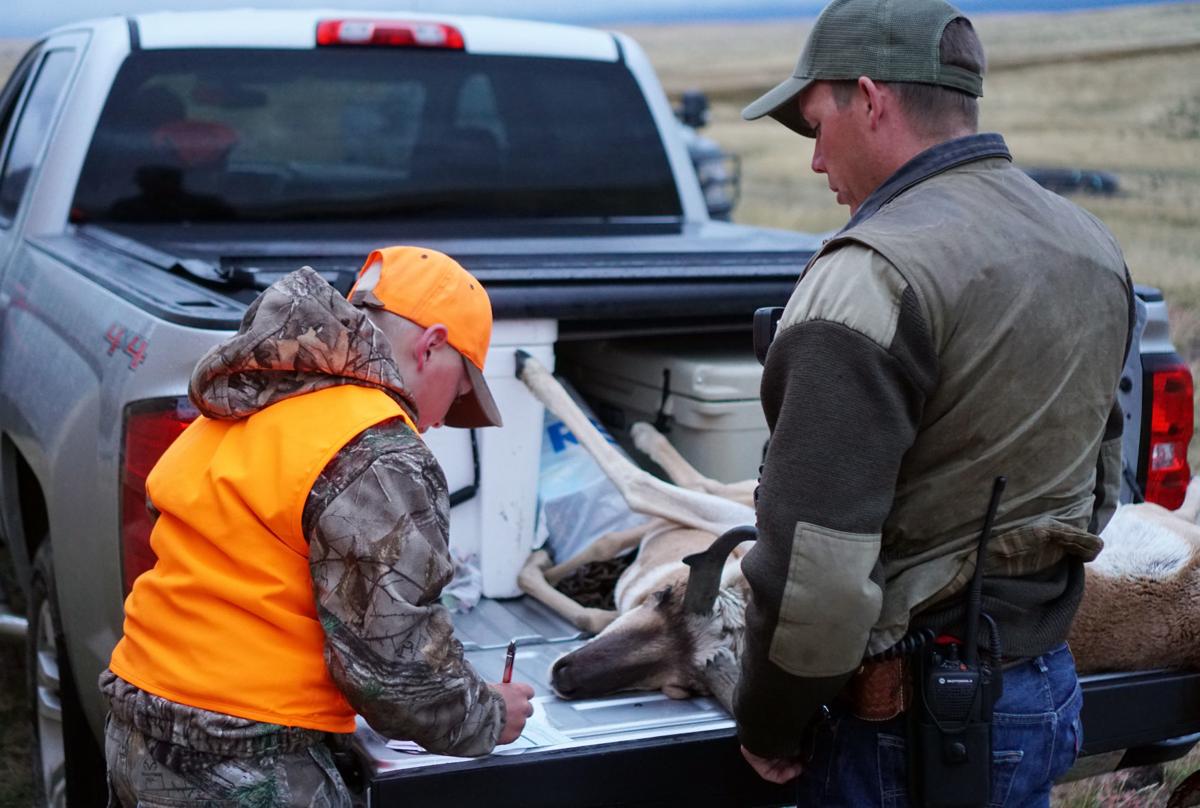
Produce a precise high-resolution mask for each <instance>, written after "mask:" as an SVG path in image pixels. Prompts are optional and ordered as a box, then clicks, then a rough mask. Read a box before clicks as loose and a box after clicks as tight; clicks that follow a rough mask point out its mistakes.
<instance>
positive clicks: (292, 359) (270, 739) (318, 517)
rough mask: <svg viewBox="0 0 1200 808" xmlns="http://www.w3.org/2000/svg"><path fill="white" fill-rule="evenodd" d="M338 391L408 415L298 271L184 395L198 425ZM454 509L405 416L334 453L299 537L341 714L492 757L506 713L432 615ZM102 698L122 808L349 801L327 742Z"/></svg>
mask: <svg viewBox="0 0 1200 808" xmlns="http://www.w3.org/2000/svg"><path fill="white" fill-rule="evenodd" d="M338 384H361V385H365V386H370V387H377V388H381V389H383V390H385V392H387V393H388V394H389V395H391V396H392V397H393V398H394V399H395V400H396V401H397V402H398V403H400V405H401V406H403V407H404V408H405V409H406V410H407V411H408V412H409V414H410V415H412V416H413V417H414V419H415V417H416V409H415V406H414V405H413V403H412V399H411V396H410V395H409V394H408V392H407V391H406V389H405V388H404V380H403V378H402V376H401V374H400V372H399V369H398V368H397V367H396V364H395V362H394V361H393V360H392V358H391V349H390V345H389V343H388V341H387V339H386V338H385V337H384V336H383V335H382V334H381V333H380V332H379V331H378V330H377V329H376V328H375V327H374V325H372V324H371V322H370V321H369V320H368V319H367V318H366V317H365V315H364V314H363V312H362V311H360V310H359V309H357V308H355V307H353V306H351V305H350V304H349V303H347V302H346V300H345V299H344V298H342V297H341V296H340V295H339V294H338V293H337V292H336V291H335V290H334V289H333V288H332V287H331V286H329V284H328V283H326V282H325V280H324V279H323V278H321V277H320V275H318V274H317V273H316V272H314V271H313V270H311V269H309V268H307V267H305V268H303V269H300V270H297V271H296V272H293V273H291V274H290V275H288V276H287V277H285V278H283V279H282V280H280V281H278V282H277V283H275V284H273V285H272V286H271V287H269V288H268V289H267V290H266V291H265V292H263V294H262V295H261V296H260V297H259V298H258V300H256V301H255V303H254V304H253V305H251V307H250V309H249V310H248V311H247V312H246V316H245V317H244V318H243V321H242V324H241V327H240V328H239V330H238V333H237V334H235V335H234V336H233V337H231V338H230V339H229V340H227V341H226V342H224V343H222V344H221V345H219V346H217V347H216V348H214V349H213V350H212V351H210V352H209V353H208V354H207V355H206V356H205V357H204V358H203V359H202V360H201V361H200V363H199V364H198V365H197V366H196V370H195V372H194V373H193V374H192V382H191V387H190V390H189V394H190V396H191V398H192V401H193V403H194V404H195V405H196V407H197V408H198V409H199V410H200V411H201V412H202V413H204V414H205V415H206V416H209V417H214V418H242V417H246V416H248V415H250V414H252V413H254V412H257V411H258V410H260V409H263V408H265V407H267V406H270V405H271V404H273V403H275V402H277V401H281V400H283V399H286V398H290V397H292V396H296V395H301V394H303V393H308V392H313V391H316V390H320V389H324V388H326V387H330V386H333V385H338ZM334 417H336V416H334ZM449 510H450V504H449V497H448V493H447V484H446V479H445V475H444V474H443V473H442V470H441V468H440V467H439V466H438V464H437V461H436V459H435V458H434V457H433V454H432V453H431V452H430V451H429V449H428V448H427V447H426V446H425V444H424V442H423V441H422V440H421V439H420V437H419V436H418V435H417V434H416V433H415V432H413V431H412V429H410V428H409V427H408V426H407V425H406V424H405V423H404V421H403V419H400V418H397V419H393V420H392V421H388V422H384V423H382V424H378V425H376V426H374V427H372V428H370V429H368V430H366V431H364V432H363V433H362V434H360V435H359V436H358V437H356V438H355V439H354V440H352V441H350V442H349V443H348V444H347V445H346V446H344V447H342V449H341V450H340V451H339V452H338V454H337V455H336V456H335V457H334V459H333V460H332V461H330V463H329V464H328V465H327V466H326V468H325V469H324V471H323V472H322V473H321V475H320V476H319V477H318V479H317V481H316V482H315V483H314V485H313V488H312V490H311V491H310V493H309V496H308V499H307V501H306V503H305V509H304V514H303V522H302V526H303V530H304V535H305V537H306V538H307V539H308V542H309V566H310V571H311V577H312V581H311V583H312V586H313V593H314V597H315V598H316V605H317V613H318V615H319V617H320V619H321V623H322V625H323V626H324V628H325V633H326V644H325V654H324V656H325V662H326V665H327V666H328V668H329V671H330V674H331V676H332V677H333V680H334V682H335V683H336V684H337V686H338V687H339V689H341V690H342V692H343V693H344V694H345V696H346V699H347V700H348V701H349V702H350V704H351V705H352V706H353V707H354V709H355V710H357V711H358V712H359V713H360V714H361V715H362V716H363V717H364V718H365V719H366V721H367V722H368V723H369V724H370V725H371V726H372V727H373V728H374V729H375V730H376V731H378V732H379V733H380V734H382V735H385V736H387V737H391V738H401V739H406V740H414V741H416V742H418V743H420V744H421V745H422V746H424V747H426V748H427V749H429V750H430V751H433V752H437V753H441V754H451V755H462V756H475V755H484V754H488V753H489V752H491V751H492V749H493V747H494V746H495V744H496V741H497V739H498V738H499V735H500V731H501V729H502V728H503V726H504V720H505V714H504V702H503V700H502V699H501V698H500V696H499V695H498V694H497V693H496V692H495V691H494V690H492V689H491V688H490V687H489V686H488V685H487V684H486V683H485V681H484V680H483V679H482V678H481V677H480V676H479V675H478V674H477V673H476V672H475V670H474V669H473V668H472V667H471V666H470V664H469V663H467V662H466V661H465V660H464V658H463V649H462V645H461V643H460V642H459V641H458V640H457V639H455V637H454V631H453V626H452V625H451V621H450V614H449V612H448V611H447V610H446V609H445V608H444V607H443V606H441V605H440V604H439V603H438V596H439V595H440V593H441V590H442V587H444V586H445V585H446V584H447V583H448V582H449V581H450V578H451V576H452V574H453V569H454V565H453V561H452V559H451V556H450V552H449V547H448V544H449ZM100 685H101V689H102V690H103V691H104V693H105V695H106V696H107V697H108V699H109V702H110V705H111V715H112V720H111V721H110V725H109V732H108V738H107V743H106V755H107V757H108V764H109V767H110V773H111V775H112V778H113V786H114V788H115V790H116V792H117V794H118V795H120V797H121V799H122V800H123V801H127V803H128V804H129V805H133V804H135V801H140V804H142V805H179V804H184V803H181V802H180V800H185V801H186V800H191V801H190V802H186V804H189V805H192V804H198V805H203V804H209V805H222V806H224V805H231V806H232V805H264V806H275V805H313V806H322V805H345V804H348V803H346V802H344V801H343V802H339V801H337V800H339V799H340V800H345V799H348V798H347V797H346V794H345V789H344V786H342V785H341V783H340V780H339V779H338V778H337V776H336V771H335V770H334V769H333V768H332V765H330V766H328V767H326V766H325V765H324V764H325V763H326V762H327V758H328V752H327V749H326V747H325V746H324V745H323V743H322V740H323V739H325V738H326V736H325V734H324V733H319V732H314V731H312V730H305V729H299V728H295V727H281V726H278V725H273V724H264V723H260V722H256V721H252V720H249V719H243V718H237V717H235V716H228V715H222V714H219V713H213V712H209V711H207V710H201V709H198V708H194V707H190V706H187V705H182V704H176V703H175V702H171V701H168V700H166V699H162V698H159V697H158V696H154V695H153V694H150V693H146V692H144V691H142V690H139V689H138V688H136V687H134V686H133V685H130V684H129V683H127V682H125V681H124V680H121V679H120V678H119V677H116V676H115V675H113V674H112V673H111V672H108V671H106V672H105V673H104V674H103V675H102V676H101V679H100ZM322 749H326V751H325V752H322V751H321V750H322ZM148 778H149V779H148ZM322 778H325V779H322ZM147 789H149V790H147ZM188 789H192V791H188ZM188 794H195V795H196V796H195V797H192V796H181V795H188ZM132 795H136V798H134V797H132ZM230 795H233V796H230ZM246 795H250V796H246ZM255 795H265V796H255ZM339 795H340V796H339ZM131 799H132V800H134V801H130V800H131ZM238 800H242V801H238ZM256 800H258V801H256ZM322 800H328V801H325V802H323V801H322Z"/></svg>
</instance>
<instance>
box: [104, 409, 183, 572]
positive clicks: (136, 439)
mask: <svg viewBox="0 0 1200 808" xmlns="http://www.w3.org/2000/svg"><path fill="white" fill-rule="evenodd" d="M198 414H199V413H197V412H196V410H195V408H194V407H192V404H191V402H189V401H188V400H187V399H186V398H157V399H148V400H146V401H138V402H135V403H133V404H130V405H129V406H127V407H126V408H125V433H124V439H123V441H122V452H121V494H120V496H121V506H120V507H121V513H120V519H121V567H122V570H123V572H124V583H125V595H126V596H128V595H129V590H130V589H132V588H133V582H134V580H135V579H136V578H137V577H138V576H139V575H141V574H142V573H143V572H146V571H147V570H149V569H150V568H151V567H153V566H154V562H155V561H157V557H156V556H155V555H154V551H153V550H152V549H150V529H151V528H152V527H154V518H153V517H152V516H151V515H150V511H149V509H148V508H147V507H146V505H147V503H146V477H147V476H148V475H149V474H150V469H152V468H154V464H155V463H157V462H158V459H159V458H160V457H162V454H163V452H165V451H166V450H167V447H168V446H170V445H171V443H172V442H173V441H174V440H175V439H176V438H177V437H179V435H180V433H182V432H183V430H184V429H186V428H187V425H188V424H190V423H191V422H192V421H193V420H195V418H196V416H197V415H198Z"/></svg>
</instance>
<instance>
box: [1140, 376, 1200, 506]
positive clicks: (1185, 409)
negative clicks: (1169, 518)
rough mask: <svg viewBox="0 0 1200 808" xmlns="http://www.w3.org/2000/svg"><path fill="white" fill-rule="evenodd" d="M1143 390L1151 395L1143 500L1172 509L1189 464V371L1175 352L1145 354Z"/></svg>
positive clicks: (1184, 486)
mask: <svg viewBox="0 0 1200 808" xmlns="http://www.w3.org/2000/svg"><path fill="white" fill-rule="evenodd" d="M1143 367H1144V368H1145V370H1146V382H1145V386H1144V388H1143V389H1144V390H1146V392H1147V394H1148V395H1149V397H1150V400H1149V401H1148V402H1147V404H1148V405H1149V406H1148V408H1147V409H1148V410H1149V430H1148V432H1147V434H1149V436H1150V446H1149V448H1148V449H1147V452H1146V456H1145V457H1144V458H1143V460H1142V464H1143V467H1144V468H1145V470H1146V473H1145V479H1146V488H1145V491H1146V500H1147V501H1148V502H1156V503H1158V504H1159V505H1162V506H1163V507H1164V508H1170V509H1172V510H1174V509H1175V508H1178V507H1179V506H1180V505H1182V504H1183V497H1184V495H1185V494H1186V493H1187V486H1188V481H1189V480H1190V479H1191V475H1192V472H1191V468H1190V467H1189V466H1188V444H1189V443H1190V442H1191V440H1192V431H1193V429H1194V423H1193V420H1194V410H1193V403H1192V395H1193V386H1192V373H1191V371H1190V370H1188V366H1187V365H1186V364H1184V363H1183V362H1182V361H1181V360H1180V359H1179V357H1178V356H1174V355H1168V356H1163V357H1161V358H1159V357H1146V360H1145V361H1144V365H1143Z"/></svg>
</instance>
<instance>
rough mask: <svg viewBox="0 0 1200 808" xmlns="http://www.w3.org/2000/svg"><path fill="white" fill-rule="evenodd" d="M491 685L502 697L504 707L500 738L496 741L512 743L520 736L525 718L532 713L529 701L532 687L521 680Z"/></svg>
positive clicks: (531, 695) (498, 742) (531, 696)
mask: <svg viewBox="0 0 1200 808" xmlns="http://www.w3.org/2000/svg"><path fill="white" fill-rule="evenodd" d="M491 687H492V689H493V690H495V691H496V692H497V693H499V694H500V698H502V699H504V707H505V714H504V729H502V730H500V740H499V741H497V742H496V743H497V744H506V743H512V742H513V741H515V740H516V739H517V738H520V737H521V732H522V731H523V730H524V729H525V719H527V718H529V716H531V715H533V705H532V704H530V703H529V700H530V699H531V698H533V688H532V687H530V686H529V685H527V684H524V683H523V682H509V683H508V684H494V685H492V686H491Z"/></svg>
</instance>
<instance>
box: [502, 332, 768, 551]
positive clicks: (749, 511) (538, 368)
mask: <svg viewBox="0 0 1200 808" xmlns="http://www.w3.org/2000/svg"><path fill="white" fill-rule="evenodd" d="M517 376H518V378H520V379H521V381H523V382H524V383H525V386H526V387H528V388H529V390H530V392H532V393H533V394H534V396H535V397H537V399H538V400H539V401H541V402H542V404H544V405H545V406H546V409H548V410H550V412H552V413H554V414H555V415H557V416H558V417H559V418H561V419H562V422H563V424H565V425H566V427H567V429H569V430H571V432H572V433H574V435H575V437H576V438H577V439H578V440H579V443H580V445H582V446H583V448H584V449H586V450H587V452H588V454H590V455H591V456H592V457H593V458H594V459H595V461H596V463H598V464H599V466H600V469H601V470H602V471H603V472H604V474H605V476H606V477H608V478H609V479H610V480H612V482H613V485H615V486H616V487H617V490H618V491H620V492H621V496H622V497H624V499H625V502H626V503H627V504H628V505H629V507H630V509H631V510H633V511H634V512H635V513H642V514H645V515H647V516H657V517H660V518H662V519H666V520H668V521H671V522H675V523H677V524H680V525H684V526H685V527H692V528H696V529H697V530H706V531H708V532H710V533H713V534H715V535H720V534H722V533H724V532H725V531H726V530H728V529H729V528H731V527H735V526H737V525H745V524H753V523H754V509H753V508H750V507H747V506H745V505H741V504H739V503H736V502H730V501H729V500H727V499H722V498H721V497H717V496H714V495H712V494H706V493H703V492H701V491H689V490H687V489H685V488H680V487H678V486H675V485H671V484H670V483H667V482H664V481H662V480H660V479H658V478H657V477H654V476H653V475H651V474H648V473H647V472H645V471H642V470H641V469H639V468H638V467H637V466H635V465H634V464H633V463H632V462H630V461H629V460H628V459H626V458H625V457H623V456H622V455H621V453H620V452H618V451H617V450H616V449H614V448H613V447H612V446H611V445H610V444H609V443H608V441H607V440H605V438H604V436H603V435H601V434H600V431H599V430H598V429H596V427H595V426H593V425H592V423H591V422H590V421H588V419H587V416H586V415H584V414H583V411H582V410H580V409H579V407H578V406H577V405H576V404H575V402H574V401H572V400H571V397H570V396H569V395H568V394H567V391H566V390H564V389H563V387H562V385H560V384H559V383H558V381H557V380H555V378H554V377H553V376H552V375H551V374H550V372H549V371H547V370H546V368H545V367H543V366H542V364H541V363H540V362H538V361H537V360H536V359H534V358H533V357H531V356H529V355H528V354H525V353H524V352H521V351H518V359H517Z"/></svg>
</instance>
